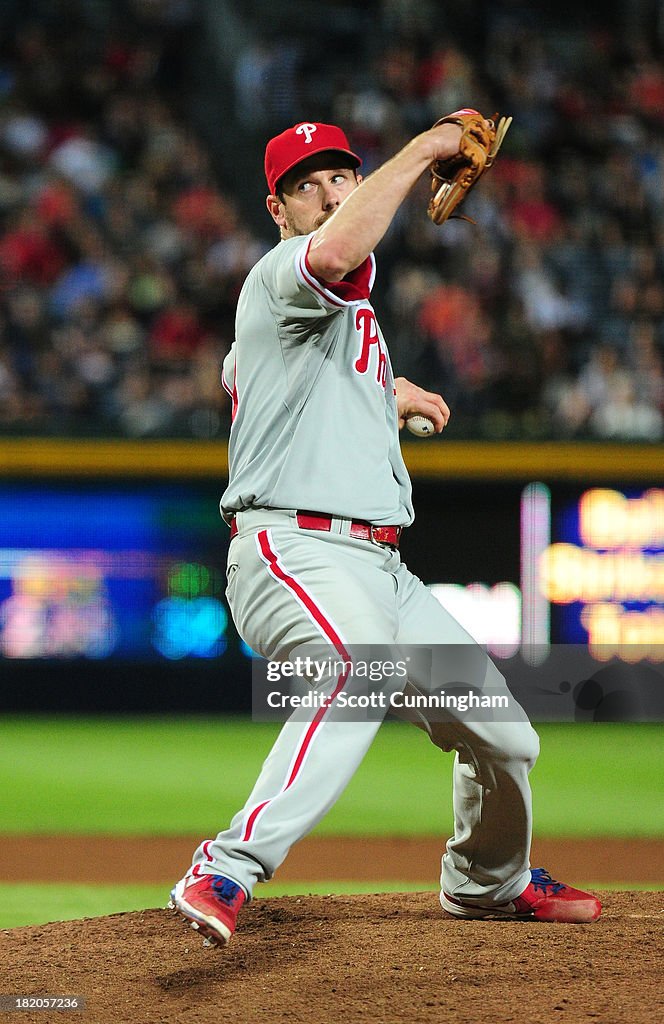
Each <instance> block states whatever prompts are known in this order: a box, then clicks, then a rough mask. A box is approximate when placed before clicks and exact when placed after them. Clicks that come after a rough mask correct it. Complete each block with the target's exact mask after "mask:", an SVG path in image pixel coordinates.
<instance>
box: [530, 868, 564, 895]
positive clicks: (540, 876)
mask: <svg viewBox="0 0 664 1024" xmlns="http://www.w3.org/2000/svg"><path fill="white" fill-rule="evenodd" d="M530 878H531V881H532V884H533V888H534V889H535V890H537V889H541V890H542V892H544V893H546V890H547V889H552V890H553V893H554V895H555V893H557V892H560V890H561V889H564V888H565V886H564V884H563V883H562V882H556V880H555V878H552V877H551V875H550V874H549V872H548V871H545V870H544V868H534V870H533V871H531V872H530Z"/></svg>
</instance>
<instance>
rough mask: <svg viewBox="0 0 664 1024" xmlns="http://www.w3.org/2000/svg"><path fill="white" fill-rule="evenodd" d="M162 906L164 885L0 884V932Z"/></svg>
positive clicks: (356, 886) (314, 886)
mask: <svg viewBox="0 0 664 1024" xmlns="http://www.w3.org/2000/svg"><path fill="white" fill-rule="evenodd" d="M426 888H427V884H426V882H419V883H417V882H375V883H371V882H334V881H332V882H330V881H322V882H313V883H311V882H306V883H305V882H290V883H288V882H286V883H283V884H279V883H278V882H271V883H270V884H269V885H266V886H264V887H260V886H259V890H258V892H256V898H257V899H260V898H263V897H266V896H269V897H274V896H307V895H311V894H320V895H323V896H326V895H328V894H330V893H336V894H340V893H343V894H347V893H360V892H416V891H421V890H423V889H426ZM167 902H168V886H165V885H74V884H71V885H70V884H67V885H63V884H62V883H61V882H57V883H56V882H37V883H30V884H27V883H26V884H24V885H21V884H19V885H7V884H0V928H19V927H21V926H23V925H28V924H44V923H45V922H47V921H75V920H78V919H79V918H82V917H101V916H103V915H106V914H121V913H125V912H127V911H131V910H144V909H145V908H146V907H165V906H166V904H167Z"/></svg>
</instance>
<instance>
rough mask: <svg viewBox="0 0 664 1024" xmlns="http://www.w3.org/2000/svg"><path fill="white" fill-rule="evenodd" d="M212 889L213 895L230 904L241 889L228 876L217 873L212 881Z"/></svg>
mask: <svg viewBox="0 0 664 1024" xmlns="http://www.w3.org/2000/svg"><path fill="white" fill-rule="evenodd" d="M212 889H213V891H214V894H215V896H217V897H218V899H220V900H221V901H222V903H227V904H229V905H230V904H231V903H232V902H233V901H234V900H235V899H236V898H237V896H238V895H239V893H240V892H241V891H242V890H241V889H240V887H239V885H236V884H235V882H231V880H230V878H224V877H223V875H217V876H216V877H215V878H214V880H213V882H212Z"/></svg>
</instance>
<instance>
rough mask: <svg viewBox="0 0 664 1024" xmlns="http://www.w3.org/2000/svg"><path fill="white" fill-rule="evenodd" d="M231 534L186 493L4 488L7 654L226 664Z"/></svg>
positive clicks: (1, 543)
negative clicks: (221, 659) (222, 658)
mask: <svg viewBox="0 0 664 1024" xmlns="http://www.w3.org/2000/svg"><path fill="white" fill-rule="evenodd" d="M227 537H228V531H227V530H226V528H225V527H224V525H223V523H222V521H221V519H220V518H219V514H218V511H217V508H216V503H215V502H214V500H212V499H211V498H210V496H209V495H208V494H203V493H197V492H196V491H195V490H194V489H192V488H190V487H187V488H185V487H182V488H178V487H177V486H165V485H164V486H153V487H150V488H147V489H144V490H141V491H140V492H136V491H135V490H123V489H122V488H119V487H108V488H102V487H89V488H86V487H83V486H80V485H78V486H77V487H76V489H72V490H67V489H66V488H52V489H49V488H46V487H40V488H39V489H37V488H33V487H29V486H20V487H19V486H13V487H9V486H3V487H0V655H2V656H3V657H4V658H11V659H28V658H55V659H67V658H88V659H95V660H100V659H105V658H119V659H126V660H154V659H160V658H166V659H169V660H175V659H181V658H217V657H220V656H222V655H223V654H224V652H225V651H226V648H227V643H228V640H227V628H228V622H229V615H228V611H227V608H226V605H225V601H224V590H225V577H224V573H223V566H224V563H225V558H226V549H227V544H228V540H227Z"/></svg>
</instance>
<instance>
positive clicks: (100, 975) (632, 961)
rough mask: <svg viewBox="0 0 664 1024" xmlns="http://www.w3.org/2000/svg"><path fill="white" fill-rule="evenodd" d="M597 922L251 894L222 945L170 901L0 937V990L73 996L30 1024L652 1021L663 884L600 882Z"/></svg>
mask: <svg viewBox="0 0 664 1024" xmlns="http://www.w3.org/2000/svg"><path fill="white" fill-rule="evenodd" d="M603 899H604V913H603V916H602V918H601V919H600V920H599V921H598V922H597V923H596V924H593V925H576V926H573V925H555V924H535V923H529V922H498V921H496V922H493V921H491V922H489V921H482V922H472V921H456V920H453V919H452V918H450V917H448V916H447V915H445V914H443V913H442V912H441V910H440V908H439V906H438V902H437V895H436V894H435V893H416V894H412V893H411V894H407V895H406V894H404V895H395V894H385V893H381V894H378V895H373V896H303V897H301V898H295V897H288V898H281V899H261V900H256V901H255V902H254V903H252V904H251V906H249V907H247V908H246V909H245V910H243V911H242V914H241V918H240V921H241V927H240V929H239V930H238V933H237V935H236V937H235V938H234V940H233V942H232V943H231V945H230V946H229V947H228V948H227V949H225V950H219V949H216V948H206V947H204V946H203V945H202V941H201V939H200V937H199V936H197V935H196V933H195V932H194V931H192V930H191V929H189V928H187V927H186V925H184V923H183V922H182V920H181V919H180V918H179V917H178V916H177V915H175V914H174V913H173V912H172V911H167V910H145V911H142V912H139V913H131V914H115V915H113V916H111V917H101V918H92V919H86V920H83V921H68V922H64V923H63V922H59V923H55V924H47V925H41V926H37V927H29V928H14V929H11V930H8V931H4V932H0V976H1V977H2V983H1V984H2V992H3V993H12V994H23V995H34V996H37V995H44V994H48V995H60V996H62V995H69V996H73V995H77V996H83V997H84V998H85V1000H86V1005H85V1010H84V1012H83V1013H82V1014H79V1013H71V1012H52V1011H39V1012H29V1011H26V1012H23V1013H21V1014H20V1015H19V1016H18V1017H17V1018H16V1019H17V1020H21V1021H24V1022H27V1021H29V1022H32V1021H34V1022H35V1024H45V1022H46V1021H51V1020H53V1021H62V1020H66V1019H73V1020H81V1019H84V1020H89V1021H93V1022H94V1024H107V1022H109V1024H110V1022H113V1024H118V1022H120V1021H122V1022H124V1021H131V1022H132V1024H148V1022H150V1024H152V1022H154V1024H157V1022H159V1024H164V1022H176V1021H177V1022H179V1021H187V1024H207V1022H215V1024H218V1022H219V1021H220V1020H223V1021H224V1022H237V1024H254V1022H256V1024H258V1022H264V1021H270V1022H275V1021H281V1020H283V1021H289V1022H290V1021H293V1022H302V1024H305V1022H306V1024H310V1022H311V1024H330V1022H333V1021H338V1020H341V1021H343V1024H360V1022H361V1024H370V1022H385V1024H399V1022H401V1021H404V1022H408V1024H413V1022H432V1024H433V1022H434V1021H435V1022H440V1021H441V1020H449V1021H454V1022H455V1024H489V1022H491V1024H503V1022H508V1021H510V1022H515V1024H522V1022H528V1024H539V1022H541V1024H550V1022H551V1021H553V1020H556V1021H558V1020H559V1021H567V1022H568V1024H579V1022H585V1021H590V1020H598V1021H601V1022H602V1024H622V1022H625V1024H627V1022H629V1024H642V1022H643V1024H645V1022H646V1021H647V1022H650V1021H653V1020H664V994H663V992H662V988H661V978H662V972H663V970H664V958H663V955H662V925H663V924H664V893H661V892H657V893H616V892H612V893H605V894H603Z"/></svg>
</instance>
